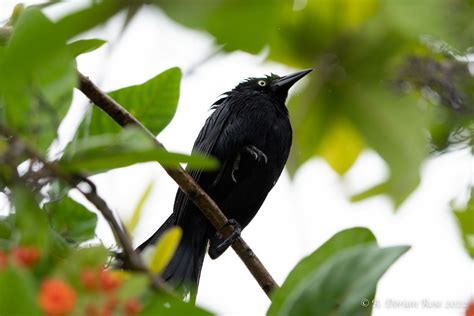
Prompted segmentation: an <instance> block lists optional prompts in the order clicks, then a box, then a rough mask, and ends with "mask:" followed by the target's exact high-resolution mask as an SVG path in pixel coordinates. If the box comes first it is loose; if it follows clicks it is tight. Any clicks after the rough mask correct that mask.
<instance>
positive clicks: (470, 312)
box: [466, 299, 474, 316]
mask: <svg viewBox="0 0 474 316" xmlns="http://www.w3.org/2000/svg"><path fill="white" fill-rule="evenodd" d="M466 316H474V299H472V300H471V301H470V302H469V305H467V307H466Z"/></svg>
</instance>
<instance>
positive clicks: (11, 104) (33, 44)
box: [0, 9, 77, 148]
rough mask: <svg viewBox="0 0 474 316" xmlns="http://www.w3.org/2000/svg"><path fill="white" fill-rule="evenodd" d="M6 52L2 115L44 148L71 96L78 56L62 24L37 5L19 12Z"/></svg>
mask: <svg viewBox="0 0 474 316" xmlns="http://www.w3.org/2000/svg"><path fill="white" fill-rule="evenodd" d="M2 55H3V56H2ZM2 55H0V108H3V109H0V113H1V115H2V117H1V118H0V120H1V122H2V123H4V124H6V125H7V126H9V127H10V128H13V129H15V130H16V131H17V132H19V133H20V134H21V135H23V136H25V138H27V139H29V140H30V142H32V143H34V144H35V145H38V146H39V147H41V148H46V147H47V146H48V145H49V144H50V143H51V141H52V140H53V138H54V137H55V134H56V129H57V127H58V126H59V123H60V121H61V119H62V115H63V114H64V113H65V112H66V110H67V106H68V105H69V104H70V102H71V98H72V91H73V88H74V86H75V85H76V82H77V75H76V70H75V60H74V57H73V56H72V54H71V53H70V51H69V50H68V49H67V47H66V43H65V39H64V38H63V37H62V35H61V32H60V30H59V29H58V26H57V25H56V24H54V23H53V22H51V21H50V20H48V18H46V17H45V16H44V15H43V14H42V13H41V12H40V11H39V10H37V9H26V10H25V11H24V12H23V13H22V14H21V15H20V17H19V19H18V21H17V23H16V25H15V28H14V31H13V33H12V35H11V38H10V40H9V42H8V45H7V46H6V48H5V51H4V53H3V54H2Z"/></svg>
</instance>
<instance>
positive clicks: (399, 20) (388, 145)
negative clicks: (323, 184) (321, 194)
mask: <svg viewBox="0 0 474 316" xmlns="http://www.w3.org/2000/svg"><path fill="white" fill-rule="evenodd" d="M155 2H156V3H157V4H158V5H159V6H160V7H161V8H162V9H163V10H164V11H165V12H166V13H167V14H168V15H169V16H170V17H171V18H173V19H175V20H176V21H178V22H180V23H182V24H184V25H186V26H190V27H193V28H198V29H204V30H206V31H208V32H209V33H210V34H212V35H213V36H214V37H215V38H216V42H217V43H218V44H225V46H224V47H225V49H227V50H233V49H240V50H243V51H247V52H250V53H256V52H259V51H261V50H262V49H263V48H268V58H269V59H271V60H275V61H278V62H282V63H283V64H287V65H289V66H292V67H295V68H299V69H302V68H308V67H313V66H316V67H317V68H316V69H317V72H315V73H314V74H313V75H312V76H309V77H308V82H307V85H306V87H305V88H304V89H303V90H301V91H299V93H298V94H297V95H295V96H293V97H292V98H291V100H290V102H289V108H290V112H291V118H292V121H293V127H294V130H295V133H294V142H293V150H292V152H291V156H290V161H289V163H288V170H289V171H290V173H291V174H294V173H295V172H296V171H297V169H298V168H299V167H300V166H301V165H302V164H303V163H304V162H306V161H307V160H308V159H310V158H312V157H315V156H320V157H323V158H324V159H325V160H326V161H327V162H328V163H329V165H330V166H331V167H332V168H333V169H334V170H335V171H336V172H337V173H339V174H341V175H343V174H344V173H345V172H347V171H348V170H349V169H350V167H351V166H352V165H353V164H354V162H355V161H356V160H357V158H358V156H359V154H360V153H361V151H362V150H364V149H365V148H372V149H374V150H376V151H377V152H378V153H379V155H380V156H381V157H382V158H383V159H384V160H385V161H386V162H387V164H388V167H389V169H390V173H389V178H388V179H387V180H386V181H385V182H383V183H381V184H379V185H376V186H375V187H373V188H369V189H368V190H367V191H366V192H363V193H361V194H359V195H357V196H356V197H355V198H354V200H358V199H361V198H367V197H369V196H372V195H374V194H388V195H389V196H390V197H391V198H392V200H393V201H394V203H395V205H397V206H398V205H400V204H401V203H402V202H403V201H404V200H405V199H406V197H407V196H408V195H409V194H410V193H411V192H412V191H413V190H414V189H415V188H416V187H417V185H418V183H419V168H420V165H421V163H422V161H423V160H424V159H425V158H426V156H427V154H428V146H427V139H426V137H425V134H426V133H425V131H426V130H429V131H430V132H431V134H432V137H431V139H432V141H433V144H434V145H435V146H436V147H440V148H446V147H447V146H449V145H450V144H451V141H454V140H453V139H452V138H453V137H452V135H454V134H456V135H458V134H460V133H461V134H462V135H463V137H464V138H463V140H462V141H467V142H470V140H471V139H472V128H471V129H470V130H469V131H470V132H469V131H468V132H466V129H465V127H466V125H470V126H471V127H472V110H469V111H464V112H463V113H459V111H458V113H457V114H454V113H451V112H453V110H452V109H449V110H447V111H446V112H448V113H444V114H440V112H442V110H439V109H438V108H439V106H438V104H432V105H433V106H420V102H425V103H426V102H428V103H431V101H432V99H430V98H427V97H426V94H425V93H420V92H423V91H424V90H426V87H430V86H431V87H430V89H431V90H432V91H435V92H436V93H438V94H440V95H441V99H442V100H444V96H445V94H446V93H448V94H449V93H450V92H449V91H450V90H446V88H447V87H446V86H445V85H441V86H440V85H439V84H438V83H435V82H433V81H436V80H438V81H442V82H444V83H446V82H450V84H451V85H452V87H451V90H452V88H454V89H456V90H458V92H459V94H462V95H471V94H472V91H473V90H472V85H473V84H474V83H473V82H474V81H473V78H472V76H471V75H470V73H469V72H468V69H467V64H466V63H465V62H461V61H456V59H453V58H452V57H449V58H448V57H447V56H446V54H444V55H443V54H439V53H438V54H437V55H436V56H433V54H432V47H431V45H429V44H430V43H427V42H426V41H424V39H426V36H429V37H430V38H432V39H435V40H442V41H444V42H446V43H449V45H452V46H453V47H456V48H457V49H458V50H460V51H464V50H466V49H467V48H468V47H470V46H472V45H473V40H474V7H473V5H474V4H473V3H472V2H470V1H465V0H453V1H444V0H420V1H410V0H357V1H356V0H322V1H315V0H308V1H300V0H295V1H279V0H274V1H270V0H269V1H225V0H213V1H206V2H205V3H204V4H202V3H200V4H197V3H196V2H194V1H190V0H179V1H173V2H170V1H159V0H156V1H155ZM191 8H192V9H191ZM257 15H258V16H257ZM243 21H245V23H243ZM413 58H420V59H424V60H425V61H426V62H432V63H441V64H443V65H445V64H446V63H448V65H445V66H446V67H448V68H449V67H451V66H449V63H451V64H456V67H457V71H455V72H453V71H449V70H448V71H447V72H446V71H444V72H443V71H435V73H430V72H429V71H426V70H427V69H424V68H420V67H418V68H413V67H411V65H410V62H413V61H414V59H413ZM403 70H405V72H404V71H403ZM453 76H456V80H451V79H452V77H453ZM436 78H437V79H436ZM413 81H415V82H416V83H413ZM394 82H397V83H398V84H401V83H403V85H404V87H405V88H406V89H398V88H399V87H400V85H394V84H393V83H394ZM410 83H411V84H410ZM407 85H409V87H408V88H407ZM433 85H437V87H436V88H435V87H432V86H433ZM440 90H442V91H440ZM422 100H425V101H422ZM463 100H464V101H465V102H468V103H469V104H470V105H469V107H470V108H471V109H472V102H471V100H470V99H469V100H467V99H463ZM454 111H456V110H454ZM433 112H436V114H434V113H433ZM440 115H445V116H447V117H449V116H455V117H454V118H453V117H451V118H445V119H443V120H442V121H440V119H439V117H440ZM460 120H462V121H463V124H464V125H462V131H460V130H459V124H458V123H459V121H460ZM466 139H467V140H466Z"/></svg>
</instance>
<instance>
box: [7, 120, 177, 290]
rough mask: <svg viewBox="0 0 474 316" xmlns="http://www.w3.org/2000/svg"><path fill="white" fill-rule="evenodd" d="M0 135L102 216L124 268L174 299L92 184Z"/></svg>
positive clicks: (14, 139) (16, 140) (12, 136)
mask: <svg viewBox="0 0 474 316" xmlns="http://www.w3.org/2000/svg"><path fill="white" fill-rule="evenodd" d="M0 134H1V135H3V136H5V137H6V138H8V140H9V143H10V144H11V146H12V147H15V148H21V149H22V151H23V152H24V153H25V155H26V156H28V158H30V159H32V160H33V161H38V162H40V163H41V164H42V165H43V168H44V169H46V170H48V171H49V173H50V174H51V175H52V176H54V177H55V178H57V179H60V180H62V181H64V182H66V183H67V184H68V185H69V186H71V187H72V188H76V189H77V190H78V191H79V192H81V194H82V195H84V197H85V198H86V199H87V200H88V201H89V202H91V203H92V204H93V205H94V206H95V207H96V208H97V209H98V210H99V211H100V212H101V213H102V215H103V216H104V218H105V219H106V221H107V222H108V224H109V225H110V227H111V228H112V232H113V233H114V236H115V239H116V240H117V242H118V243H119V244H120V246H121V247H122V249H123V253H124V256H125V260H126V261H127V263H128V265H129V266H130V267H131V268H132V269H134V270H137V271H140V272H143V273H145V274H147V275H148V277H149V278H150V281H151V285H152V287H153V288H154V289H157V290H162V291H164V292H166V293H168V294H171V295H174V294H173V291H172V290H171V288H170V287H169V286H168V285H167V284H166V283H165V282H164V281H163V280H162V279H161V278H160V277H158V276H155V275H153V274H152V273H151V271H150V270H149V269H148V268H147V266H146V264H145V263H144V262H143V259H142V257H141V256H140V255H139V254H138V253H137V252H135V250H134V249H133V245H132V242H131V240H130V236H129V235H128V233H127V231H126V230H125V229H124V228H123V225H121V224H120V223H119V222H118V221H117V219H116V218H115V216H114V214H113V212H112V210H111V209H110V208H109V206H108V205H107V202H105V200H104V199H102V198H101V197H100V196H99V195H98V194H97V190H96V186H95V185H94V183H93V182H92V181H90V180H89V179H87V178H86V177H85V176H83V175H80V174H70V173H67V172H64V171H63V170H62V169H61V168H59V167H58V166H57V165H55V164H53V163H51V162H49V161H47V160H46V159H45V158H43V157H42V156H41V155H40V154H39V153H37V152H36V150H35V149H34V148H32V147H31V146H30V145H29V144H28V143H26V142H25V141H23V140H22V139H21V138H20V137H18V136H17V135H15V134H14V133H13V132H11V131H10V130H8V129H7V128H5V127H3V126H0Z"/></svg>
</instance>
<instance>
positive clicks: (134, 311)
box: [124, 298, 142, 316]
mask: <svg viewBox="0 0 474 316" xmlns="http://www.w3.org/2000/svg"><path fill="white" fill-rule="evenodd" d="M124 308H125V315H127V316H135V315H138V313H140V312H141V310H142V304H141V303H140V302H139V301H138V300H137V299H136V298H129V299H128V300H127V301H126V302H125V307H124Z"/></svg>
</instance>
